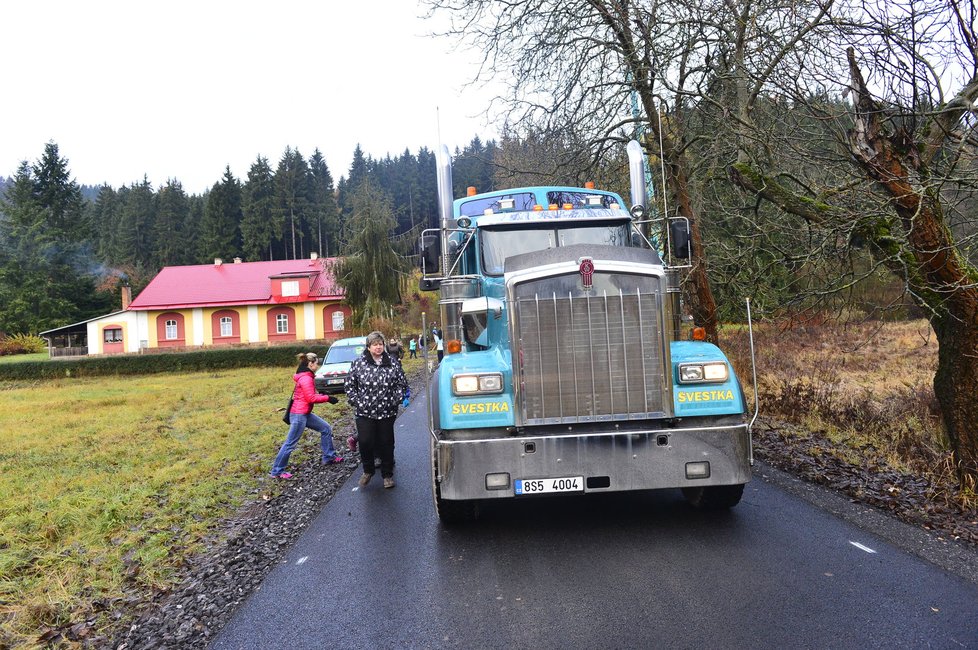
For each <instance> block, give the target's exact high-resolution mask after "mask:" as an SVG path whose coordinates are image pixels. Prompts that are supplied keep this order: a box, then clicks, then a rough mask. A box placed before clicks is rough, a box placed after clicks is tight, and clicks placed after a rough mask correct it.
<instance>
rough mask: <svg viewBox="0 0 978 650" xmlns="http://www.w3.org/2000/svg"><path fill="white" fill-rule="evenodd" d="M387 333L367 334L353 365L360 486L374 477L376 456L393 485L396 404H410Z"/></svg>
mask: <svg viewBox="0 0 978 650" xmlns="http://www.w3.org/2000/svg"><path fill="white" fill-rule="evenodd" d="M384 347H385V339H384V335H383V334H381V333H380V332H371V333H370V334H368V335H367V348H366V349H365V350H364V351H363V354H362V355H361V356H359V357H357V358H356V359H354V361H353V363H352V364H351V365H350V374H349V375H347V378H346V396H347V398H348V399H349V400H350V404H351V405H352V406H353V412H354V414H355V415H356V424H357V438H358V442H359V446H360V459H361V461H362V463H363V476H361V477H360V487H365V486H366V485H367V484H368V483H370V480H371V479H372V478H373V477H374V471H375V468H374V457H377V458H379V459H380V475H381V477H383V479H384V487H385V488H392V487H394V419H395V418H397V407H398V406H404V407H407V406H408V404H409V403H410V398H411V389H410V388H409V387H408V383H407V377H405V376H404V370H403V369H402V368H401V363H400V361H398V360H397V359H395V358H394V357H392V356H391V355H390V354H389V353H388V352H387V351H386V350H385V349H384Z"/></svg>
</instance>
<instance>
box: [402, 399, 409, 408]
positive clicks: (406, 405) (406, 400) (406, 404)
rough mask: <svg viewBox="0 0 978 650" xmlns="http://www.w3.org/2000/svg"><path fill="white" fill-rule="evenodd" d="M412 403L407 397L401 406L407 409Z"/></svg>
mask: <svg viewBox="0 0 978 650" xmlns="http://www.w3.org/2000/svg"><path fill="white" fill-rule="evenodd" d="M410 403H411V400H410V399H409V398H407V397H405V398H404V401H403V402H401V406H403V407H404V408H407V407H408V404H410Z"/></svg>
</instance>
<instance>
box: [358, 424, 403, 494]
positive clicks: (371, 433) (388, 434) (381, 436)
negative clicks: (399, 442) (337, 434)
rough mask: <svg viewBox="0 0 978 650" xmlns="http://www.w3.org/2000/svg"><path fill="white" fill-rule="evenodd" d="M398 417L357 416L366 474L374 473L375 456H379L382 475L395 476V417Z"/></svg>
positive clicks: (361, 453)
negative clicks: (375, 418) (372, 417)
mask: <svg viewBox="0 0 978 650" xmlns="http://www.w3.org/2000/svg"><path fill="white" fill-rule="evenodd" d="M396 417H397V416H396V415H392V416H391V417H389V418H384V419H383V420H373V419H371V418H364V417H360V416H357V437H358V438H359V444H360V460H362V461H363V473H364V474H373V473H374V458H379V459H380V475H381V476H383V477H384V478H388V477H390V476H394V419H395V418H396Z"/></svg>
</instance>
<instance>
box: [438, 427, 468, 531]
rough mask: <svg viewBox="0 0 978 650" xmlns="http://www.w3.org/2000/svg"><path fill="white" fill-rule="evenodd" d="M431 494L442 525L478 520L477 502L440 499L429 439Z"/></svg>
mask: <svg viewBox="0 0 978 650" xmlns="http://www.w3.org/2000/svg"><path fill="white" fill-rule="evenodd" d="M431 494H432V497H434V502H435V512H437V513H438V518H439V519H441V522H442V523H443V524H461V523H465V522H469V521H475V520H476V519H478V518H479V502H478V501H448V500H446V499H442V498H441V489H440V487H439V485H438V458H437V456H436V455H435V441H434V438H432V439H431Z"/></svg>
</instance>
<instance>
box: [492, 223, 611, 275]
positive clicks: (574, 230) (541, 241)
mask: <svg viewBox="0 0 978 650" xmlns="http://www.w3.org/2000/svg"><path fill="white" fill-rule="evenodd" d="M480 239H481V244H482V265H483V270H484V272H485V273H486V275H502V273H503V262H505V261H506V258H507V257H512V256H514V255H520V254H522V253H533V252H535V251H542V250H547V249H548V248H554V247H555V246H572V245H574V244H600V245H603V246H627V245H628V226H627V225H626V224H621V223H617V224H605V225H600V224H594V225H587V226H581V225H579V224H576V227H565V228H553V227H549V228H519V229H511V230H489V229H484V230H482V231H481V238H480Z"/></svg>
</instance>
